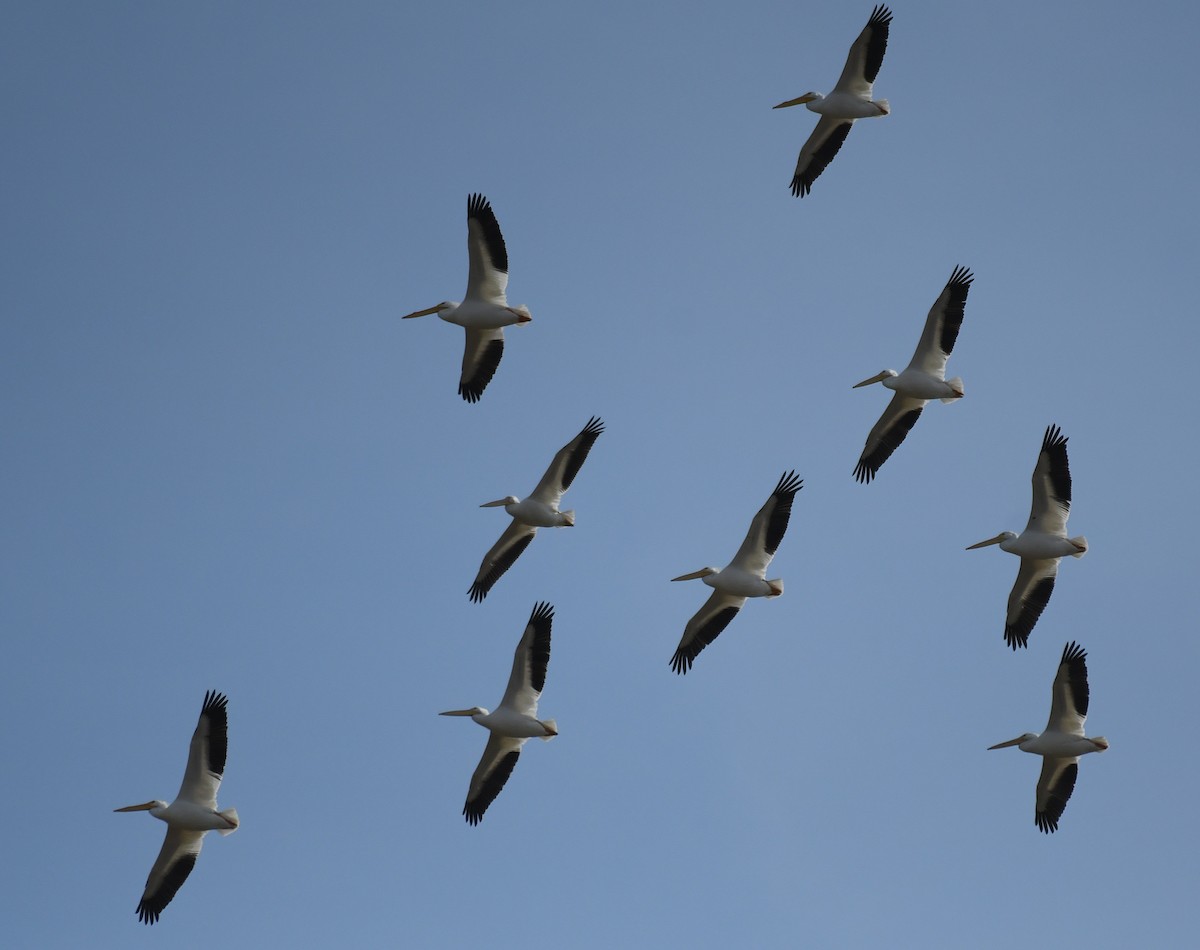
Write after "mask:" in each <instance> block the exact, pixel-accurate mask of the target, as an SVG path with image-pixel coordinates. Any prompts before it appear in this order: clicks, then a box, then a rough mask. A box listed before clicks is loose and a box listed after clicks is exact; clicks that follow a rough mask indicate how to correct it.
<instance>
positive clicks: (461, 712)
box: [438, 706, 488, 716]
mask: <svg viewBox="0 0 1200 950" xmlns="http://www.w3.org/2000/svg"><path fill="white" fill-rule="evenodd" d="M487 714H488V711H487V710H486V709H484V708H483V707H482V706H472V707H471V708H470V709H448V710H446V712H440V713H438V715H439V716H486V715H487Z"/></svg>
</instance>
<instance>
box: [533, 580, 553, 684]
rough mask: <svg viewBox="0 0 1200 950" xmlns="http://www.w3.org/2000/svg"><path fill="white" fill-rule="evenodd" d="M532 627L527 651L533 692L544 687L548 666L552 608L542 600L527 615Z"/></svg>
mask: <svg viewBox="0 0 1200 950" xmlns="http://www.w3.org/2000/svg"><path fill="white" fill-rule="evenodd" d="M529 622H530V623H531V624H532V625H533V642H532V643H531V644H530V649H529V674H530V675H529V678H530V681H531V683H532V684H533V688H534V691H535V692H538V693H540V692H541V691H542V687H543V686H545V685H546V667H547V666H549V665H550V627H551V626H552V625H553V623H554V607H553V606H552V605H551V604H548V603H546V602H545V601H544V600H543V601H539V602H538V603H536V604H534V605H533V613H531V614H530V615H529Z"/></svg>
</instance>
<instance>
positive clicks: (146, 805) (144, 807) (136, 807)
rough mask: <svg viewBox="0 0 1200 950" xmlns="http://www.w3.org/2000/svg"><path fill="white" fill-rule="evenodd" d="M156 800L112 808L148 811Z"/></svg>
mask: <svg viewBox="0 0 1200 950" xmlns="http://www.w3.org/2000/svg"><path fill="white" fill-rule="evenodd" d="M157 804H158V802H143V803H142V804H141V805H126V806H125V807H124V808H114V809H113V811H149V810H150V809H151V808H153V807H154V806H155V805H157Z"/></svg>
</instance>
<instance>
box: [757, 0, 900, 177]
mask: <svg viewBox="0 0 1200 950" xmlns="http://www.w3.org/2000/svg"><path fill="white" fill-rule="evenodd" d="M891 22H892V11H891V10H889V9H888V8H887V7H885V6H884V5H883V4H879V5H878V6H877V7H875V9H874V10H872V11H871V19H869V20H868V21H867V25H866V26H864V27H863V31H862V32H861V33H859V34H858V39H856V40H855V41H854V43H853V45H852V46H851V47H850V53H849V55H848V56H847V57H846V65H845V67H844V68H843V69H842V75H841V76H840V77H838V81H837V85H836V86H834V87H833V92H831V93H830V94H829V95H828V96H822V95H821V94H820V93H819V92H806V93H805V94H804V95H802V96H800V97H799V98H797V99H789V100H788V101H787V102H781V103H779V105H777V106H774V108H776V109H785V108H787V107H788V106H799V105H803V106H806V107H807V108H808V110H809V111H810V112H816V113H817V114H818V115H820V116H821V119H820V121H818V122H817V127H816V128H815V129H813V132H812V135H810V136H809V137H808V141H807V142H805V143H804V147H803V148H801V149H800V158H799V160H798V161H797V162H796V173H795V174H794V175H793V176H792V194H793V195H795V196H796V197H797V198H803V197H804V196H805V195H807V194H808V193H809V192H810V191H811V190H812V185H813V182H814V181H816V180H817V178H818V177H819V176H820V174H821V172H823V171H825V167H826V166H827V165H828V164H829V163H830V162H832V161H833V157H834V156H835V155H836V154H837V153H838V149H840V148H841V147H842V143H843V142H845V141H846V136H847V135H849V134H850V126H852V125H853V124H854V121H855V120H856V119H870V118H874V117H876V116H881V115H887V114H888V113H889V112H891V111H892V110H891V106H889V105H888V101H887V100H886V99H872V98H871V84H872V83H873V82H875V77H876V75H878V73H879V67H880V65H881V64H882V63H883V54H884V53H885V52H887V41H888V28H889V27H890V25H891Z"/></svg>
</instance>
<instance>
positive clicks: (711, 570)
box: [671, 567, 721, 581]
mask: <svg viewBox="0 0 1200 950" xmlns="http://www.w3.org/2000/svg"><path fill="white" fill-rule="evenodd" d="M720 573H721V572H720V571H718V570H717V569H716V568H715V567H702V568H700V570H698V571H692V573H690V574H681V575H680V576H679V577H672V578H671V580H673V581H694V580H696V578H698V577H709V576H711V575H713V574H720Z"/></svg>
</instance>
